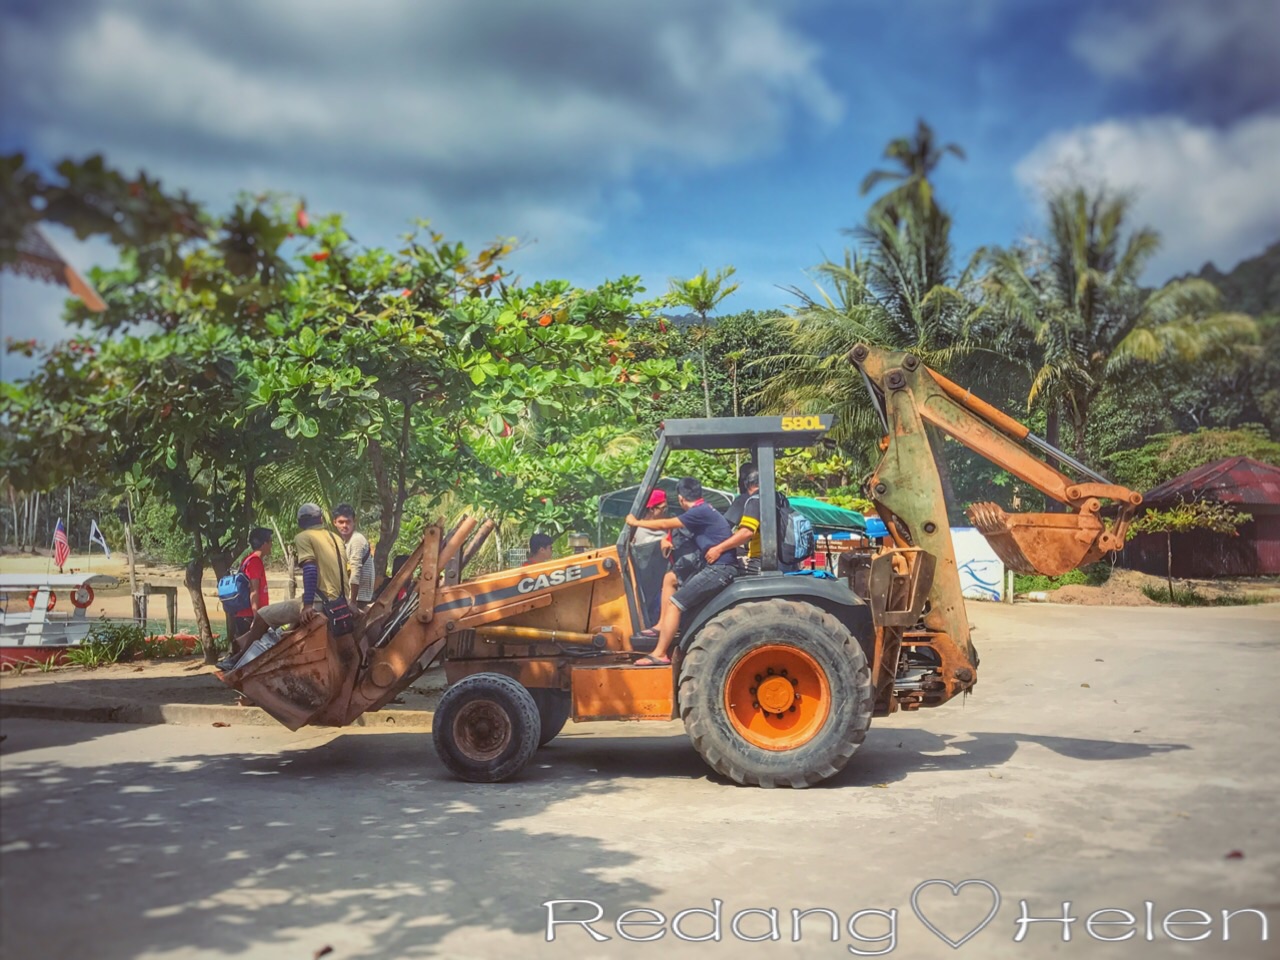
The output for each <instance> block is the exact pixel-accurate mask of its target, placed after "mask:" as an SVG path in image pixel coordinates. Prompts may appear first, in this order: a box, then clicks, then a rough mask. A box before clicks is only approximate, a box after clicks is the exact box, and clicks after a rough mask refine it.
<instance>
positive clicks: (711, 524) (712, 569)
mask: <svg viewBox="0 0 1280 960" xmlns="http://www.w3.org/2000/svg"><path fill="white" fill-rule="evenodd" d="M676 499H677V500H679V501H680V508H681V509H682V510H683V511H684V513H682V514H680V516H678V517H671V518H667V517H663V518H661V519H654V520H638V519H636V518H635V517H634V516H631V515H630V514H628V515H627V523H628V524H629V525H630V526H633V527H640V528H641V529H644V530H676V529H679V528H683V529H685V530H688V531H689V533H691V534H693V538H694V541H695V542H696V543H697V545H698V550H699V551H700V552H701V553H702V555H703V556H704V557H706V558H707V561H708V562H707V565H706V566H705V567H703V568H702V569H701V570H699V571H698V572H697V573H695V574H694V575H693V576H691V577H689V579H688V580H686V581H685V582H684V584H683V585H681V586H680V588H679V589H677V590H676V592H675V593H673V594H672V595H671V597H670V598H669V599H668V601H667V602H666V603H665V604H663V606H662V612H661V614H660V615H659V617H658V645H657V646H656V647H654V648H653V653H652V654H650V655H649V656H647V657H643V658H641V659H640V660H637V661H636V666H640V667H656V666H662V665H665V664H669V663H670V662H671V656H670V654H669V652H668V651H669V650H670V649H671V645H672V643H674V642H675V639H676V631H677V630H679V629H680V615H681V614H682V613H684V612H685V611H687V610H692V609H694V608H696V607H699V606H701V605H702V604H704V603H706V602H707V600H709V599H710V598H711V597H713V596H715V595H716V594H717V593H719V592H720V591H721V590H723V589H724V588H725V587H727V586H728V585H729V584H730V583H732V582H733V579H734V577H735V576H737V574H738V563H737V560H736V559H735V557H734V554H733V552H732V551H729V552H725V553H720V554H717V553H716V552H715V550H714V548H715V547H717V546H719V545H720V544H721V543H723V542H724V541H725V540H728V539H729V537H730V536H732V534H733V530H732V529H731V528H730V527H729V521H728V520H726V519H725V518H724V517H722V516H721V515H720V513H719V511H717V510H716V509H715V507H713V506H711V505H710V504H708V503H707V502H706V501H705V500H703V499H702V484H701V483H699V482H698V481H697V480H695V479H694V478H693V477H684V478H682V479H681V480H680V482H679V483H678V484H676ZM713 558H714V559H713Z"/></svg>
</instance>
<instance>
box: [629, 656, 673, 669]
mask: <svg viewBox="0 0 1280 960" xmlns="http://www.w3.org/2000/svg"><path fill="white" fill-rule="evenodd" d="M631 665H632V666H633V667H669V666H671V658H670V657H641V658H640V659H639V660H637V661H636V662H635V663H633V664H631Z"/></svg>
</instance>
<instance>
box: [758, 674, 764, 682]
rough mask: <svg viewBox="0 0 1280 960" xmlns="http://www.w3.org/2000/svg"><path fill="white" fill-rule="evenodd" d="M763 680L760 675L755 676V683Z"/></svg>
mask: <svg viewBox="0 0 1280 960" xmlns="http://www.w3.org/2000/svg"><path fill="white" fill-rule="evenodd" d="M763 679H764V677H762V676H760V674H758V673H757V674H756V683H759V682H760V681H761V680H763Z"/></svg>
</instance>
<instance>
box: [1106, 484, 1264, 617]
mask: <svg viewBox="0 0 1280 960" xmlns="http://www.w3.org/2000/svg"><path fill="white" fill-rule="evenodd" d="M1252 519H1253V517H1252V515H1250V514H1247V513H1241V512H1239V511H1237V510H1234V509H1232V508H1231V507H1229V506H1228V505H1227V504H1225V503H1216V502H1212V501H1208V500H1193V501H1192V502H1190V503H1178V504H1176V505H1174V506H1172V507H1169V508H1168V509H1167V510H1158V509H1148V510H1146V511H1144V512H1143V514H1142V516H1140V517H1139V518H1138V519H1137V520H1135V521H1134V522H1133V523H1131V524H1130V525H1129V529H1128V531H1127V533H1126V539H1129V540H1132V539H1133V538H1134V537H1136V536H1138V534H1141V533H1157V534H1159V533H1163V534H1164V544H1165V561H1166V567H1165V580H1166V582H1167V583H1168V585H1169V602H1170V603H1172V602H1173V535H1174V534H1175V533H1191V532H1193V531H1196V530H1204V531H1207V532H1209V533H1219V534H1223V535H1226V536H1231V537H1234V536H1236V535H1237V531H1236V528H1237V527H1239V526H1240V525H1241V524H1243V523H1248V522H1249V521H1250V520H1252Z"/></svg>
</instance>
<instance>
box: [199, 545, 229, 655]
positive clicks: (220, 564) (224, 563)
mask: <svg viewBox="0 0 1280 960" xmlns="http://www.w3.org/2000/svg"><path fill="white" fill-rule="evenodd" d="M232 559H233V558H229V557H228V556H227V555H226V554H225V553H221V552H219V553H216V554H214V556H213V557H211V558H210V560H209V565H210V566H211V567H213V578H214V582H215V583H216V582H217V581H219V580H221V579H222V578H223V577H225V576H226V575H227V574H229V573H230V572H231V563H232ZM218 607H219V609H220V610H221V611H222V623H223V629H224V630H225V631H226V633H224V634H223V636H225V637H226V638H227V642H228V643H230V642H231V640H232V638H233V637H234V636H235V635H236V622H235V619H234V618H233V617H232V616H231V614H229V613H227V608H226V607H224V606H222V604H218ZM209 629H210V631H212V629H213V623H212V621H211V622H210V624H209ZM206 656H207V654H206Z"/></svg>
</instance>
